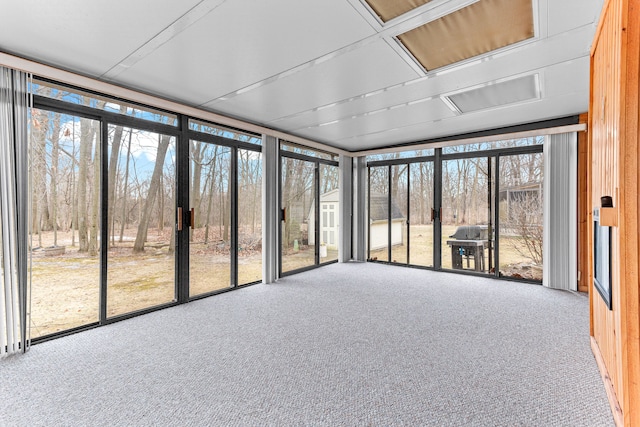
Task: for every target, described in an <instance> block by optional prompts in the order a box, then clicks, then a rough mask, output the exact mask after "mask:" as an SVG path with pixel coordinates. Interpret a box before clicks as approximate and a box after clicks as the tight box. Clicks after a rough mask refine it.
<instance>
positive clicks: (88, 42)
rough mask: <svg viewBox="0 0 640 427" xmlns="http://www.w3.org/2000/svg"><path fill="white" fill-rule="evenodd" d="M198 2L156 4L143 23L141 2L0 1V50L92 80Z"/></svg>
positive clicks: (145, 7)
mask: <svg viewBox="0 0 640 427" xmlns="http://www.w3.org/2000/svg"><path fill="white" fill-rule="evenodd" d="M198 2H199V0H184V1H180V2H176V1H171V0H158V1H157V2H154V5H153V19H148V16H149V5H148V4H147V3H146V2H135V1H134V2H131V1H128V0H113V1H108V2H107V1H100V2H87V1H85V0H67V1H65V2H64V7H61V5H60V3H59V2H49V1H36V0H21V1H5V2H3V3H2V6H1V7H0V9H1V10H2V15H3V18H5V17H8V18H9V19H6V18H5V19H3V23H2V25H0V50H6V51H8V52H15V53H16V54H18V55H20V56H23V57H29V58H33V59H35V60H37V61H40V62H45V63H48V64H52V65H56V66H59V67H62V68H65V69H70V70H74V71H76V72H80V73H84V74H88V75H91V76H96V77H97V76H100V75H102V74H103V73H104V72H106V71H107V70H109V69H110V68H111V67H113V66H114V65H116V64H117V63H118V62H119V61H121V60H122V59H123V58H125V57H127V56H128V55H129V54H131V53H132V52H133V51H135V50H136V49H138V48H139V47H140V46H142V45H143V44H144V43H146V42H147V41H148V40H149V39H151V38H152V37H154V36H155V35H156V34H157V33H158V32H160V31H162V30H163V29H164V28H166V27H167V26H169V25H170V24H171V23H172V22H173V21H174V20H175V17H179V16H181V15H183V14H184V13H186V12H187V11H188V10H189V9H191V8H192V7H193V6H195V5H196V4H197V3H198ZM115 11H118V12H117V13H116V12H115ZM120 11H126V13H122V12H120ZM141 22H144V25H140V23H141Z"/></svg>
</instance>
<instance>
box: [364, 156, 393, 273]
mask: <svg viewBox="0 0 640 427" xmlns="http://www.w3.org/2000/svg"><path fill="white" fill-rule="evenodd" d="M389 209H390V203H389V167H388V166H378V167H371V168H369V257H368V258H369V259H370V260H372V261H387V262H388V261H389V260H390V259H389V256H390V255H389V249H390V245H389V240H391V241H392V242H393V241H394V238H395V241H397V240H399V239H401V236H399V235H398V234H397V227H396V235H395V236H394V235H391V236H390V231H391V230H392V227H391V225H392V222H393V217H398V216H399V210H398V209H395V214H394V213H393V211H394V209H393V207H391V210H392V220H391V221H390V220H389ZM395 219H400V218H395Z"/></svg>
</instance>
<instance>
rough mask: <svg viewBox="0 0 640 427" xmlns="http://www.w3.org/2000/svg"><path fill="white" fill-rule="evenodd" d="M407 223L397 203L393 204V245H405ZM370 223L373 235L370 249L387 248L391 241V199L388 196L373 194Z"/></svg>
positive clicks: (371, 197)
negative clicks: (404, 229)
mask: <svg viewBox="0 0 640 427" xmlns="http://www.w3.org/2000/svg"><path fill="white" fill-rule="evenodd" d="M406 221H407V218H406V215H405V214H404V213H403V212H402V210H401V209H400V207H399V206H398V205H397V204H396V203H393V202H392V203H391V245H392V246H395V245H402V244H403V243H404V233H403V227H404V226H405V224H406ZM369 223H370V225H371V228H370V230H371V235H370V237H369V239H370V240H369V248H370V249H371V250H376V249H381V248H385V247H387V245H388V243H387V242H388V240H389V198H388V195H387V194H379V193H371V195H370V207H369Z"/></svg>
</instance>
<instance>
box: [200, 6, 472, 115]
mask: <svg viewBox="0 0 640 427" xmlns="http://www.w3.org/2000/svg"><path fill="white" fill-rule="evenodd" d="M478 1H480V0H447V1H443V2H441V3H439V4H437V5H436V6H435V7H433V8H431V9H429V10H428V11H426V12H424V13H422V14H421V15H419V16H416V17H413V18H409V19H407V20H405V21H401V22H398V23H397V24H395V25H394V26H392V27H388V28H386V27H385V28H383V29H382V30H381V31H379V32H376V33H375V34H372V35H370V36H367V37H365V38H363V39H361V40H358V41H356V42H353V43H351V44H350V45H347V46H343V47H341V48H339V49H336V50H334V51H333V52H329V53H327V54H324V55H321V56H319V57H317V58H315V59H312V60H310V61H307V62H304V63H302V64H299V65H296V66H294V67H292V68H290V69H288V70H285V71H282V72H280V73H278V74H274V75H272V76H270V77H267V78H265V79H262V80H260V81H257V82H254V83H251V84H249V85H247V86H245V87H243V88H240V89H237V90H235V91H232V92H229V93H227V94H225V95H222V96H218V97H216V98H212V99H210V100H208V101H206V102H203V103H202V104H200V106H201V107H202V106H205V105H207V104H209V105H210V106H214V105H216V104H218V103H220V102H224V101H228V100H229V99H232V98H235V97H236V96H238V95H242V94H244V93H247V92H250V91H252V90H255V89H258V88H260V87H262V86H265V85H268V84H271V83H274V82H276V81H278V80H280V79H282V78H285V77H289V76H291V75H293V74H295V73H298V72H300V71H303V70H306V69H307V68H310V67H313V66H315V65H318V64H322V63H323V62H326V61H329V60H331V59H334V58H336V57H338V56H340V55H343V54H345V53H349V52H352V51H354V50H356V49H359V48H361V47H364V46H367V45H369V44H371V43H375V42H377V41H379V40H382V39H386V38H389V37H395V36H397V35H398V34H402V33H405V32H407V31H410V30H412V29H414V28H416V27H419V26H421V25H424V24H426V23H428V22H431V21H434V20H436V19H439V18H441V17H443V16H446V15H448V14H450V13H453V12H455V11H456V10H459V9H462V8H464V7H467V6H469V5H471V4H473V3H476V2H478ZM445 6H446V7H445Z"/></svg>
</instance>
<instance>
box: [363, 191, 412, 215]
mask: <svg viewBox="0 0 640 427" xmlns="http://www.w3.org/2000/svg"><path fill="white" fill-rule="evenodd" d="M369 197H370V207H369V219H370V220H371V221H384V220H387V219H389V215H388V212H389V205H388V203H389V200H388V195H387V194H380V193H371V195H370V196H369ZM403 218H406V215H405V214H404V213H403V212H402V210H401V209H400V207H399V206H398V205H397V204H396V203H395V202H394V201H393V200H392V201H391V219H392V220H396V219H403Z"/></svg>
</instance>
